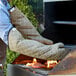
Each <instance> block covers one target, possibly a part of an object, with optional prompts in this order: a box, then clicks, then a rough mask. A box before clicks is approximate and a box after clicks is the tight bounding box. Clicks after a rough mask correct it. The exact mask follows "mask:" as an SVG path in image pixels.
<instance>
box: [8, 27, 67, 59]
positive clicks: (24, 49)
mask: <svg viewBox="0 0 76 76" xmlns="http://www.w3.org/2000/svg"><path fill="white" fill-rule="evenodd" d="M9 48H10V49H11V50H12V51H15V52H18V53H20V54H24V55H27V56H31V57H36V58H40V59H45V60H47V59H55V60H56V59H57V60H60V59H62V58H63V57H64V56H65V55H66V54H67V53H68V51H67V50H65V48H64V44H63V43H56V44H53V45H45V44H42V43H40V42H38V41H35V40H30V39H24V37H23V36H22V34H21V33H20V32H19V31H18V30H17V29H16V28H13V29H12V30H11V31H10V33H9Z"/></svg>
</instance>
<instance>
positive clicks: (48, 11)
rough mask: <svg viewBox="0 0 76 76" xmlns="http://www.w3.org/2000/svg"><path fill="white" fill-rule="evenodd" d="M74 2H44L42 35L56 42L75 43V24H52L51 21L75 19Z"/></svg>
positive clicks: (75, 6) (75, 5)
mask: <svg viewBox="0 0 76 76" xmlns="http://www.w3.org/2000/svg"><path fill="white" fill-rule="evenodd" d="M75 9H76V2H75V1H63V2H62V1H60V2H46V3H45V28H46V29H45V30H44V32H43V33H42V35H43V36H44V37H46V38H48V39H50V40H53V41H54V43H56V42H63V43H65V44H76V35H75V34H76V25H66V24H64V25H63V24H54V23H53V21H76V11H75Z"/></svg>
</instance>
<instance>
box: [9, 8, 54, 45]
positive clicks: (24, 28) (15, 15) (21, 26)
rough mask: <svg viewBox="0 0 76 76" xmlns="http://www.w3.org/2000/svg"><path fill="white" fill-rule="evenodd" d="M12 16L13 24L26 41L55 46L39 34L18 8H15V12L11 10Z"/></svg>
mask: <svg viewBox="0 0 76 76" xmlns="http://www.w3.org/2000/svg"><path fill="white" fill-rule="evenodd" d="M10 16H11V22H12V24H13V25H14V26H15V27H16V28H17V30H18V31H19V32H20V33H21V34H22V35H23V37H24V38H25V39H31V40H36V41H39V42H41V43H43V44H46V45H50V44H53V41H52V40H49V39H46V38H44V37H42V36H41V35H40V34H39V32H38V31H37V30H36V28H35V27H34V25H32V23H31V22H30V21H29V19H28V18H27V17H26V16H25V15H24V14H23V13H22V12H21V11H20V10H19V9H18V8H17V7H14V10H13V11H11V10H10Z"/></svg>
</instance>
